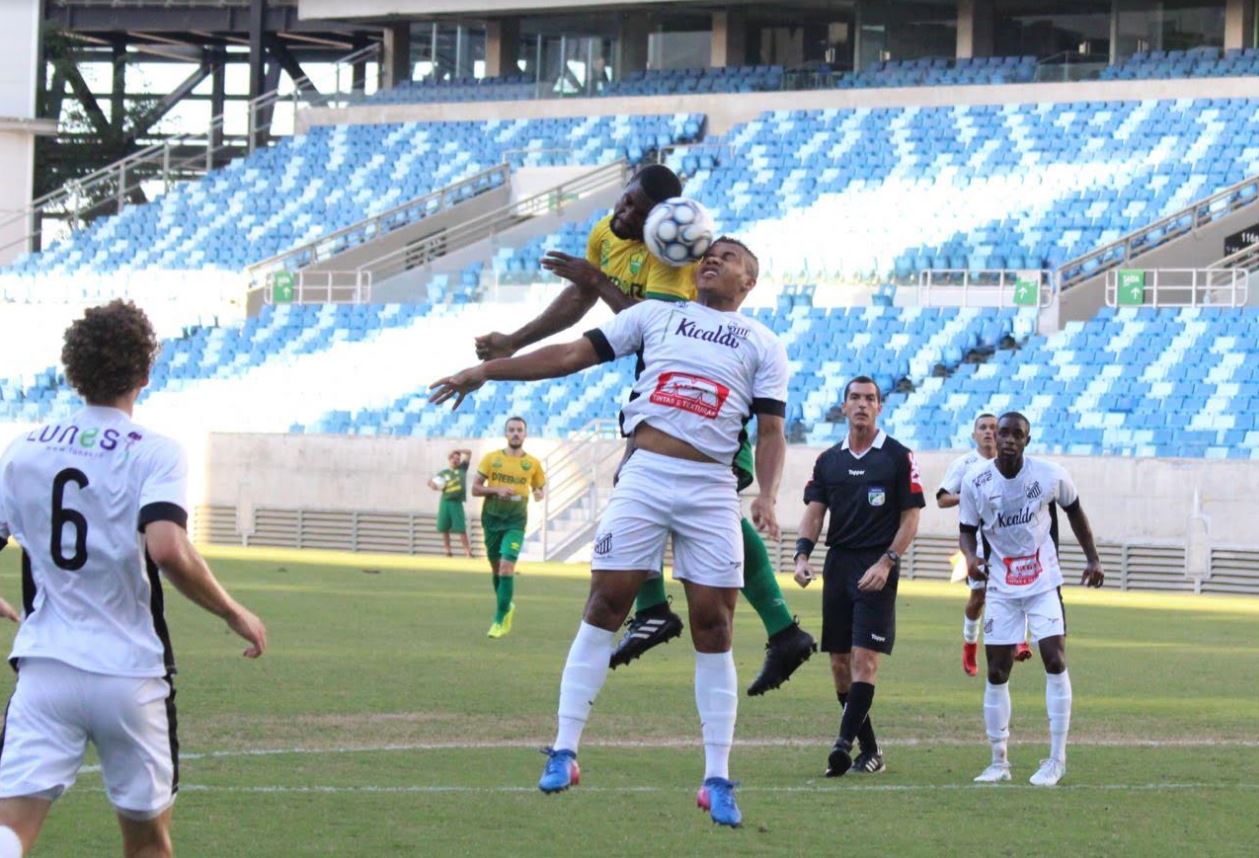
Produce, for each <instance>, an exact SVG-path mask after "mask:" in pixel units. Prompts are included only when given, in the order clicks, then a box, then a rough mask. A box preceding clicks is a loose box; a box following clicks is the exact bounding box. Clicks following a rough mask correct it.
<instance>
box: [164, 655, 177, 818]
mask: <svg viewBox="0 0 1259 858" xmlns="http://www.w3.org/2000/svg"><path fill="white" fill-rule="evenodd" d="M166 684H167V685H168V686H169V687H170V694H168V695H167V697H166V732H167V733H168V734H169V735H170V761H171V788H170V791H171V795H172V796H173V795H174V794H175V793H177V792H179V720H178V719H177V718H176V717H175V679H174V677H173V676H172V675H171V674H169V673H168V674H166Z"/></svg>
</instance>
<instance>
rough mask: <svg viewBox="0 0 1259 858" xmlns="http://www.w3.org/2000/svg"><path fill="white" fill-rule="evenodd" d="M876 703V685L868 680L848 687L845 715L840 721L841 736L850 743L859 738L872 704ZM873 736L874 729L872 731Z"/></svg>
mask: <svg viewBox="0 0 1259 858" xmlns="http://www.w3.org/2000/svg"><path fill="white" fill-rule="evenodd" d="M872 703H874V686H873V685H871V684H870V683H868V682H854V683H853V684H852V687H851V688H850V689H848V700H847V701H846V702H845V703H844V717H843V718H842V719H841V720H840V722H839V738H840V739H841V740H843V741H845V742H847V743H848V744H849V746H851V745H852V743H853V742H854V741H855V740H856V739H857V734H858V733H860V732H861V728H862V726H863V725H864V724H865V722H866V719H867V718H868V717H869V716H870V704H872ZM871 735H872V736H873V731H871Z"/></svg>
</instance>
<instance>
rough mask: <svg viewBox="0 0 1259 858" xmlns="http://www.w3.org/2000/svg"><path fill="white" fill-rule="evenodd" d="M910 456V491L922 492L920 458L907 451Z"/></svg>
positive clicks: (914, 492)
mask: <svg viewBox="0 0 1259 858" xmlns="http://www.w3.org/2000/svg"><path fill="white" fill-rule="evenodd" d="M906 455H908V456H909V491H910V494H915V495H920V494H922V476H921V475H920V474H919V473H918V460H917V459H915V458H914V454H913V453H912V452H911V453H907V454H906Z"/></svg>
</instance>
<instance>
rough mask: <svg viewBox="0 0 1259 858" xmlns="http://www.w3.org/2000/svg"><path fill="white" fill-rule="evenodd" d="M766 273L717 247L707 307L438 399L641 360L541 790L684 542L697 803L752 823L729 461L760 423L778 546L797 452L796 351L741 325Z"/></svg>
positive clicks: (655, 313) (619, 330) (572, 745)
mask: <svg viewBox="0 0 1259 858" xmlns="http://www.w3.org/2000/svg"><path fill="white" fill-rule="evenodd" d="M756 276H757V264H756V258H755V257H754V256H753V255H752V253H751V252H750V251H749V250H748V249H747V248H746V247H744V246H743V245H742V244H741V243H739V242H737V241H734V240H732V239H729V238H720V239H718V240H717V241H715V242H713V245H712V247H711V248H710V249H709V251H708V253H707V254H706V255H705V256H704V258H703V260H702V261H701V262H700V263H699V265H698V266H697V268H696V272H695V281H696V282H695V285H696V290H697V292H698V294H699V300H698V301H696V302H679V303H671V302H665V301H644V302H642V303H640V304H636V305H634V306H633V307H630V308H628V309H625V310H622V311H621V312H620V313H619V314H617V315H616V317H614V318H613V319H612V320H611V321H609V322H608V323H607V324H605V325H604V326H603V327H602V328H599V329H596V330H593V331H589V332H588V333H587V334H586V335H585V336H584V337H582V338H581V339H579V340H576V341H573V342H571V343H567V344H564V345H557V346H550V347H549V348H544V349H540V350H538V351H535V352H532V353H530V354H527V355H523V356H521V357H515V358H508V359H500V360H493V361H489V362H487V363H484V364H481V365H480V366H475V367H472V368H470V369H466V370H464V371H463V372H460V373H458V374H457V375H454V376H451V377H449V378H444V379H442V380H440V381H438V382H436V383H435V384H434V385H433V387H434V388H435V390H434V393H433V401H435V402H443V401H445V400H447V399H449V398H451V397H456V396H457V399H456V400H455V405H456V407H457V406H458V403H459V402H460V401H462V399H463V397H464V395H466V394H467V393H468V392H469V391H472V390H475V389H476V388H478V387H480V386H481V384H483V383H484V382H485V381H487V380H490V379H504V380H507V379H515V380H532V379H542V378H556V377H559V376H564V375H569V374H571V373H575V372H578V371H580V370H583V369H585V368H587V367H590V366H593V365H595V364H597V363H599V362H601V361H610V360H613V359H615V358H618V357H621V356H624V355H630V354H634V353H635V352H639V351H641V354H642V360H643V363H644V369H643V371H642V374H641V375H640V376H639V378H638V381H637V382H636V383H635V385H634V395H633V397H632V398H631V400H630V402H629V403H628V404H627V405H626V406H625V409H624V426H623V428H624V431H625V432H626V433H627V434H630V435H632V436H633V439H634V440H633V444H634V448H635V450H634V453H633V454H632V455H631V456H630V457H629V459H628V460H627V461H626V462H625V464H624V465H623V467H622V469H621V474H620V479H619V480H618V481H617V484H616V488H615V489H614V490H613V492H612V497H611V499H610V501H609V502H608V506H607V509H606V510H605V511H604V513H603V517H602V519H601V521H600V522H599V527H598V529H597V531H596V535H595V544H594V558H593V562H592V564H591V567H592V570H593V572H594V573H595V574H594V575H593V576H592V578H591V586H590V598H589V599H588V601H587V602H586V608H585V613H584V617H583V621H582V623H581V626H580V627H579V629H578V632H577V637H576V638H575V639H574V641H573V644H572V648H571V649H570V650H569V653H568V660H567V663H566V664H565V667H564V673H563V678H562V680H561V682H560V702H559V728H558V731H557V734H556V738H555V742H554V743H553V745H552V747H551V748H550V749H548V758H547V765H546V769H545V770H544V772H543V775H542V778H541V780H540V781H539V782H538V786H539V788H540V789H541V790H542V791H543V792H548V793H549V792H559V791H561V790H564V789H567V788H568V787H569V786H570V785H573V784H576V783H577V782H578V780H579V778H580V770H579V769H578V767H577V760H576V756H577V749H578V743H579V742H580V739H581V734H582V730H583V728H584V727H585V724H586V719H587V717H588V716H589V713H590V708H591V705H592V704H593V702H594V699H595V697H596V695H598V693H599V690H600V688H602V686H603V682H604V680H605V679H606V677H607V673H608V659H609V657H610V656H611V654H612V646H613V636H614V634H615V632H616V630H617V629H618V628H619V627H620V625H621V623H622V622H623V621H624V620H625V617H626V615H627V614H628V613H629V610H630V608H631V606H632V605H633V603H634V596H635V594H636V593H637V592H638V589H639V587H640V586H642V584H643V582H644V581H645V580H647V578H649V577H651V576H654V575H659V574H660V572H659V570H660V568H661V564H662V562H663V560H664V549H665V541H666V539H668V538H669V536H670V535H672V537H673V552H674V573H673V574H674V577H675V578H677V579H679V580H681V581H682V582H683V584H684V586H685V590H686V596H687V603H688V606H689V610H690V616H691V639H692V642H693V643H694V645H695V699H696V705H697V707H698V709H699V715H700V722H701V724H702V728H703V737H704V752H705V754H704V756H705V775H704V786H703V787H702V788H701V790H700V794H699V796H698V799H699V803H700V806H701V807H703V808H705V809H707V810H709V811H710V812H711V814H712V818H713V820H714V821H715V822H718V823H721V824H725V825H732V826H737V825H739V824H740V821H741V816H740V813H739V809H738V806H737V804H736V803H735V800H734V784H733V783H732V782H731V781H730V778H729V758H730V746H731V744H732V743H733V740H734V723H735V714H736V710H737V705H738V685H737V678H736V676H735V667H734V658H733V656H732V654H731V643H732V624H733V620H734V605H735V600H736V599H737V597H738V594H739V588H740V587H742V586H743V539H742V535H741V529H740V523H739V519H740V511H739V499H738V495H737V493H736V485H735V477H734V474H733V473H732V471H731V462H732V460H733V457H734V455H735V453H736V451H737V450H738V448H739V434H740V432H741V430H742V429H743V426H744V424H745V423H746V422H747V421H748V420H749V419H750V418H751V417H753V416H755V417H756V418H757V424H758V425H757V429H758V433H757V446H756V476H757V482H758V483H759V484H760V490H761V491H760V495H759V496H758V497H757V498H756V499H755V500H754V501H753V502H752V520H753V522H754V523H755V524H756V526H757V527H758V528H760V529H761V530H764V531H767V532H768V533H769V534H770V535H771V536H773V537H775V538H777V536H778V519H777V513H776V511H775V504H776V499H777V496H778V484H779V481H780V479H781V476H782V466H783V459H784V457H785V455H786V438H785V436H784V435H783V416H784V415H785V413H786V399H787V376H788V369H787V353H786V349H785V348H784V347H783V345H782V343H781V342H779V340H778V339H777V337H775V336H774V334H773V333H772V332H771V331H769V330H768V329H767V328H765V327H764V326H763V325H761V324H759V323H758V322H756V321H755V320H754V319H751V318H749V317H747V316H744V315H741V314H740V313H738V312H737V311H738V308H739V306H740V305H741V304H742V303H743V300H744V298H745V297H746V296H747V294H748V292H749V291H750V290H751V289H752V287H753V286H755V284H756Z"/></svg>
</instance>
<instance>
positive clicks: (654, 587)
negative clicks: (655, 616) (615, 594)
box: [634, 575, 669, 611]
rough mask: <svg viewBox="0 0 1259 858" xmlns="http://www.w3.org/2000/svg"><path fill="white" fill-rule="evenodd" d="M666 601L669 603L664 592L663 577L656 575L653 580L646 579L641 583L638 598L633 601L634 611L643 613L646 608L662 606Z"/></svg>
mask: <svg viewBox="0 0 1259 858" xmlns="http://www.w3.org/2000/svg"><path fill="white" fill-rule="evenodd" d="M667 601H669V597H668V596H667V595H665V592H664V575H657V576H656V577H655V578H648V579H647V580H646V581H644V582H643V586H641V587H639V588H638V598H637V599H635V600H634V610H635V611H645V610H647V609H648V608H654V607H656V606H657V605H663V604H665V603H666V602H667Z"/></svg>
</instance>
